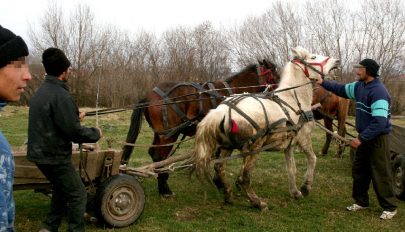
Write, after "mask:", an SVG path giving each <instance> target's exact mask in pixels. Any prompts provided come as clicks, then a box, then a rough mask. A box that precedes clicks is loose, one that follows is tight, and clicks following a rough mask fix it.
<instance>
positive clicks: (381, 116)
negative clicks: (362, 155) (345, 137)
mask: <svg viewBox="0 0 405 232" xmlns="http://www.w3.org/2000/svg"><path fill="white" fill-rule="evenodd" d="M322 86H323V87H324V88H325V89H327V90H329V91H331V92H333V93H335V94H337V95H339V96H341V97H344V98H349V99H352V100H355V101H356V130H357V132H358V133H359V139H360V141H361V142H365V141H370V140H372V139H374V138H375V137H377V136H378V135H381V134H388V133H389V132H390V131H391V122H390V118H391V112H390V108H391V97H390V95H389V94H388V91H387V89H386V88H385V86H384V85H383V84H382V83H381V81H380V80H379V78H375V79H374V80H373V81H371V82H369V83H368V84H365V82H363V81H356V82H352V83H348V84H339V83H336V82H333V81H323V82H322Z"/></svg>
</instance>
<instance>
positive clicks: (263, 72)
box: [257, 65, 276, 86]
mask: <svg viewBox="0 0 405 232" xmlns="http://www.w3.org/2000/svg"><path fill="white" fill-rule="evenodd" d="M273 71H274V69H272V68H268V69H266V67H264V65H258V66H257V75H258V76H259V81H258V82H259V85H265V86H266V85H270V84H271V85H273V84H276V81H275V80H274V76H273ZM266 77H267V78H266ZM260 82H262V83H260Z"/></svg>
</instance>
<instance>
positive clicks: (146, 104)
mask: <svg viewBox="0 0 405 232" xmlns="http://www.w3.org/2000/svg"><path fill="white" fill-rule="evenodd" d="M263 86H265V85H251V86H244V87H233V88H219V89H211V90H206V91H201V92H195V93H190V94H184V95H181V96H177V97H172V98H168V99H170V100H172V103H165V101H164V99H162V100H158V101H153V102H156V103H155V104H150V102H144V103H140V104H132V105H126V106H123V107H112V108H108V109H103V110H96V111H89V112H87V113H86V116H95V115H96V114H97V113H98V114H99V115H101V114H109V113H116V112H122V111H126V110H134V109H139V108H146V107H152V106H162V105H168V104H177V103H183V102H193V101H199V100H209V99H210V98H199V99H191V100H182V101H173V100H175V99H178V98H184V97H189V96H194V95H201V94H204V93H207V94H208V93H210V92H214V91H220V90H228V89H248V88H255V87H263ZM267 86H268V85H267ZM225 97H226V96H223V97H222V98H225Z"/></svg>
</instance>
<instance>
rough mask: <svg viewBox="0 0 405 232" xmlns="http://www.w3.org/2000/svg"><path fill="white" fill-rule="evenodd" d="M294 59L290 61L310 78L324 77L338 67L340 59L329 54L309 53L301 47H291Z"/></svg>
mask: <svg viewBox="0 0 405 232" xmlns="http://www.w3.org/2000/svg"><path fill="white" fill-rule="evenodd" d="M292 52H293V55H294V59H293V60H292V61H291V62H292V63H293V64H295V65H296V68H297V69H300V70H301V71H302V72H303V73H304V74H305V76H306V77H307V78H308V79H310V80H316V79H318V78H322V79H323V78H325V76H327V75H329V73H330V72H331V71H332V70H333V69H337V68H339V67H340V60H338V59H335V58H332V57H330V56H322V55H317V54H312V53H309V52H308V51H307V50H306V49H304V48H302V47H297V48H295V49H294V48H293V49H292Z"/></svg>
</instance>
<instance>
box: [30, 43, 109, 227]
mask: <svg viewBox="0 0 405 232" xmlns="http://www.w3.org/2000/svg"><path fill="white" fill-rule="evenodd" d="M42 63H43V65H44V67H45V71H46V74H47V75H46V76H45V80H44V82H43V84H42V85H41V86H40V88H39V89H38V91H37V92H36V93H35V95H34V96H33V97H32V99H31V101H30V109H29V122H28V152H27V158H28V160H30V161H32V162H34V163H35V164H36V165H37V166H38V168H39V169H40V170H41V172H42V173H43V174H44V175H45V176H46V178H48V180H49V181H50V183H51V184H52V186H53V190H54V191H53V194H52V200H51V208H50V211H49V213H48V216H47V218H46V220H45V222H44V227H45V228H44V231H47V230H48V231H57V230H58V227H59V225H60V223H61V220H62V217H63V215H64V213H65V209H66V208H67V212H68V218H69V229H68V230H69V231H84V224H85V223H84V218H83V215H84V213H85V208H86V202H87V197H86V195H87V193H86V190H85V187H84V185H83V182H82V180H81V178H80V176H79V174H78V173H77V172H76V170H75V167H74V166H73V165H72V161H71V156H72V142H75V143H89V142H96V141H97V140H99V139H100V137H101V131H100V129H99V128H86V127H83V126H81V125H80V118H81V117H83V115H82V114H80V113H79V110H78V108H77V107H76V104H75V103H74V101H73V98H72V96H71V95H70V93H69V89H68V87H67V85H66V81H67V80H68V77H69V74H70V69H69V67H70V61H69V60H68V59H67V57H66V56H65V54H64V53H63V51H61V50H60V49H57V48H48V49H46V50H45V51H44V53H43V54H42Z"/></svg>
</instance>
